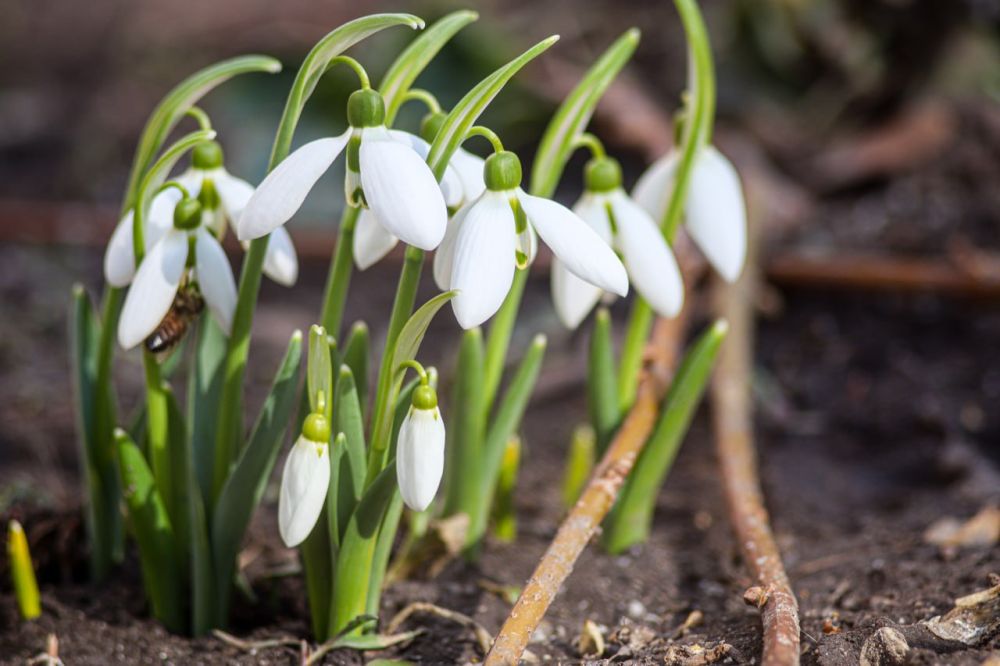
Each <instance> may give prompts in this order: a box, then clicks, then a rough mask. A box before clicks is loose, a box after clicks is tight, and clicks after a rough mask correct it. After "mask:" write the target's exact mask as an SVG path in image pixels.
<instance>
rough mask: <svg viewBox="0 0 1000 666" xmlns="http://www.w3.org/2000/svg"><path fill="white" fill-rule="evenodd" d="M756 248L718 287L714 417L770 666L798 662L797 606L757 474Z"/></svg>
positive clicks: (764, 657)
mask: <svg viewBox="0 0 1000 666" xmlns="http://www.w3.org/2000/svg"><path fill="white" fill-rule="evenodd" d="M755 245H756V243H754V242H753V241H751V252H750V256H749V257H748V260H747V266H746V268H745V269H744V271H743V275H742V277H741V278H740V279H739V280H738V281H737V282H736V283H735V284H733V285H721V284H720V285H719V287H718V288H717V290H716V299H717V300H716V302H717V307H718V314H719V316H721V317H724V318H725V319H726V320H727V321H728V322H729V335H728V336H727V338H726V341H725V342H723V344H722V349H721V350H720V352H719V360H718V363H717V365H716V368H715V376H714V378H713V381H712V389H711V400H712V416H713V425H714V429H715V439H716V446H717V450H718V456H719V464H720V467H721V470H722V481H723V486H724V491H725V496H726V503H727V505H728V507H729V517H730V522H731V523H732V525H733V530H734V531H735V532H736V540H737V542H738V543H739V548H740V552H741V554H742V556H743V560H744V561H745V562H746V564H747V566H748V567H749V568H750V571H751V572H752V573H753V576H754V578H755V580H756V583H757V584H756V585H755V586H754V587H752V588H750V590H747V594H746V595H745V597H744V598H745V599H746V600H747V602H748V603H752V604H753V605H755V606H757V607H758V608H760V611H761V623H762V624H763V629H764V649H763V655H762V657H761V663H762V664H763V665H764V666H797V665H798V663H799V609H798V603H797V602H796V600H795V595H794V594H793V593H792V588H791V585H790V584H789V582H788V576H787V574H786V573H785V568H784V566H783V565H782V563H781V553H780V552H779V551H778V546H777V544H776V543H775V541H774V535H773V534H772V533H771V527H770V521H769V519H768V515H767V509H765V508H764V497H763V493H762V492H761V488H760V478H759V476H758V473H757V456H756V452H755V449H754V442H753V428H752V425H753V421H752V404H751V393H750V380H751V373H752V370H753V364H752V353H753V351H752V350H753V311H752V308H753V303H754V289H755V286H756V282H757V279H758V277H757V274H756V268H757V266H756V261H755V253H754V251H753V248H754V246H755Z"/></svg>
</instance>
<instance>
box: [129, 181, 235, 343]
mask: <svg viewBox="0 0 1000 666" xmlns="http://www.w3.org/2000/svg"><path fill="white" fill-rule="evenodd" d="M144 240H145V239H144ZM192 269H193V275H192ZM188 281H194V282H196V283H197V285H198V289H199V291H200V292H201V295H202V297H203V298H204V300H205V303H206V304H207V305H208V307H209V309H210V310H211V312H212V315H213V316H214V317H215V320H216V322H217V323H218V324H219V327H220V328H221V329H222V330H223V331H224V332H225V333H226V335H228V334H229V330H230V328H231V326H232V322H233V311H234V310H235V309H236V280H234V279H233V271H232V268H230V266H229V260H228V259H227V258H226V253H225V251H224V250H223V249H222V246H221V245H220V244H219V241H218V239H217V238H216V237H215V235H214V234H213V233H212V232H211V231H210V230H209V229H208V228H207V227H206V226H205V225H203V224H202V206H201V204H200V203H199V202H198V200H197V199H190V198H185V199H181V201H180V203H178V204H177V206H176V208H175V209H174V213H173V225H172V226H171V227H170V228H169V229H167V230H166V231H165V232H163V234H162V235H161V236H160V238H159V240H157V241H156V243H155V244H154V245H153V246H152V247H151V248H150V250H149V253H148V254H146V255H145V258H144V259H143V261H142V263H141V264H140V265H139V269H138V271H136V273H135V278H134V279H133V281H132V287H131V288H130V289H129V291H128V294H127V295H126V297H125V305H124V306H123V307H122V312H121V318H120V319H119V322H118V344H120V345H121V346H122V348H123V349H131V348H132V347H135V346H136V345H137V344H139V343H140V342H142V341H143V340H145V339H146V338H147V337H149V335H150V334H151V333H152V332H153V331H155V330H156V328H157V327H158V326H159V325H160V322H162V321H163V318H164V317H165V316H166V315H167V313H168V312H169V311H170V308H171V306H172V305H173V303H174V297H175V296H176V295H177V290H178V289H179V288H180V287H181V284H182V283H185V284H186V283H187V282H188Z"/></svg>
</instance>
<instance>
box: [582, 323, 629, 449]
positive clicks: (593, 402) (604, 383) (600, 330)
mask: <svg viewBox="0 0 1000 666" xmlns="http://www.w3.org/2000/svg"><path fill="white" fill-rule="evenodd" d="M617 379H618V377H617V375H616V373H615V351H614V348H613V347H612V342H611V315H610V314H609V313H608V311H607V309H606V308H601V309H600V310H598V311H597V315H596V316H595V317H594V329H593V332H591V334H590V358H589V359H588V362H587V407H588V408H589V410H590V423H591V425H593V426H594V433H595V435H596V438H597V439H596V443H597V457H598V458H599V457H601V456H602V455H603V454H604V450H605V449H606V448H607V447H608V442H609V441H611V436H612V435H613V434H614V431H615V429H617V428H618V421H619V419H620V418H621V415H620V412H619V411H618V381H617Z"/></svg>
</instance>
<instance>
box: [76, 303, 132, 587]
mask: <svg viewBox="0 0 1000 666" xmlns="http://www.w3.org/2000/svg"><path fill="white" fill-rule="evenodd" d="M100 335H101V331H100V323H99V322H98V321H97V315H96V313H95V312H94V308H93V306H92V305H91V303H90V298H88V296H87V292H86V291H85V290H84V288H83V286H82V285H79V284H76V285H74V286H73V305H72V312H71V313H70V331H69V339H70V357H71V359H72V367H73V377H72V384H73V398H74V400H73V404H74V407H75V415H76V431H77V442H78V446H79V451H80V465H81V467H82V468H83V478H84V483H85V484H86V491H87V501H86V514H85V519H86V524H87V542H88V544H89V545H90V574H91V577H92V578H93V579H94V580H100V579H102V578H104V576H106V575H107V573H108V571H109V570H110V569H111V561H112V559H113V556H112V553H113V551H114V544H115V543H116V541H117V540H119V539H120V538H121V531H122V526H121V514H120V512H119V511H118V504H119V500H120V494H119V493H120V490H119V485H118V473H117V471H116V470H115V463H114V460H113V458H112V457H111V455H109V454H110V453H111V452H110V451H109V450H108V449H107V448H106V447H104V446H102V444H103V442H102V441H101V440H100V438H99V437H98V436H97V433H96V424H95V418H96V414H95V410H96V405H97V390H98V389H97V387H96V384H95V383H96V380H97V356H98V341H99V339H100Z"/></svg>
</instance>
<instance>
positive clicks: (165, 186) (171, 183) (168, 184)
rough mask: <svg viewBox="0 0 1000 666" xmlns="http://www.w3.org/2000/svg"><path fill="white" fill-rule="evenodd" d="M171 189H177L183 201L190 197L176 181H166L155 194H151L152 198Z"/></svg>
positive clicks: (185, 189)
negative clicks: (182, 196)
mask: <svg viewBox="0 0 1000 666" xmlns="http://www.w3.org/2000/svg"><path fill="white" fill-rule="evenodd" d="M171 187H174V188H177V189H178V190H180V192H181V194H182V195H184V198H185V199H187V198H189V197H190V196H191V194H190V193H189V192H188V190H187V188H186V187H184V186H183V185H181V184H180V183H179V182H178V181H176V180H168V181H167V182H165V183H163V185H160V186H159V187H158V188H156V192H155V193H154V194H153V196H154V197H155V196H156V195H157V194H159V193H160V192H163V191H165V190H169V189H170V188H171Z"/></svg>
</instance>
